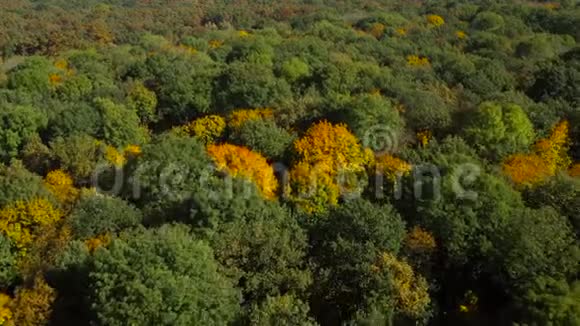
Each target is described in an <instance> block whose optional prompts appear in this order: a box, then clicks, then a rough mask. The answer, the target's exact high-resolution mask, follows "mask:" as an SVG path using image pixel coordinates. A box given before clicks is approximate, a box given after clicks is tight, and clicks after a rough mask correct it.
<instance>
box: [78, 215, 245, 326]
mask: <svg viewBox="0 0 580 326" xmlns="http://www.w3.org/2000/svg"><path fill="white" fill-rule="evenodd" d="M89 282H90V287H91V294H90V298H91V304H92V306H91V308H92V310H93V311H94V313H95V315H96V320H95V321H96V322H98V323H100V324H107V325H126V324H139V325H146V324H155V325H194V324H195V325H216V324H220V325H223V324H227V323H229V322H231V321H232V320H233V318H234V317H235V316H236V314H237V310H238V309H239V308H238V294H237V291H236V290H234V288H233V287H232V284H231V282H230V281H229V280H228V279H227V278H225V277H224V276H222V275H221V274H220V273H219V271H218V264H217V263H216V262H215V260H214V259H213V253H212V250H211V248H210V247H209V246H208V245H207V244H205V243H204V242H202V241H199V240H196V239H194V238H193V237H192V235H191V234H190V233H189V232H188V230H187V228H186V227H184V226H179V225H175V226H170V225H167V226H163V227H161V228H160V229H154V230H136V231H134V232H132V233H125V234H123V235H122V236H121V238H119V239H115V240H113V242H112V243H111V244H110V245H109V246H108V248H106V249H104V248H103V249H100V250H97V251H96V252H95V255H94V258H93V259H92V262H91V273H90V277H89Z"/></svg>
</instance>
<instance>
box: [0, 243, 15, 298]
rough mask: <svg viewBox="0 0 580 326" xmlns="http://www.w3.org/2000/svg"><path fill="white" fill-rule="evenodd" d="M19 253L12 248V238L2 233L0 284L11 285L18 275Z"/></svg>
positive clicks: (4, 286) (3, 286)
mask: <svg viewBox="0 0 580 326" xmlns="http://www.w3.org/2000/svg"><path fill="white" fill-rule="evenodd" d="M16 259H17V255H16V253H15V252H14V251H13V249H12V243H11V242H10V239H8V238H6V237H5V236H2V235H0V286H1V287H2V288H8V287H10V286H11V285H12V284H13V282H14V281H15V280H16V277H17V276H18V269H17V265H16Z"/></svg>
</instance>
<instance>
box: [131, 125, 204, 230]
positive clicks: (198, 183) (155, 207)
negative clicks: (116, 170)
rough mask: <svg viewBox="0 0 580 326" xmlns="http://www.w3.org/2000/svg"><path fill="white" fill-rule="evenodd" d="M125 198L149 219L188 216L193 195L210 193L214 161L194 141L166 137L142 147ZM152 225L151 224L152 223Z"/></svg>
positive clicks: (173, 136)
mask: <svg viewBox="0 0 580 326" xmlns="http://www.w3.org/2000/svg"><path fill="white" fill-rule="evenodd" d="M127 173H128V177H129V180H128V184H127V186H126V187H125V188H124V190H125V191H126V196H127V197H129V198H130V199H133V200H135V201H137V202H138V203H139V205H140V207H143V210H144V213H145V215H146V218H149V219H152V220H157V219H162V218H170V219H175V218H180V217H184V216H187V214H188V213H189V207H188V206H187V201H188V200H189V199H190V198H191V196H192V194H196V193H197V192H198V191H200V190H203V189H206V190H205V192H207V191H209V190H211V184H212V181H213V178H212V174H213V169H212V161H211V159H210V158H209V157H208V155H207V154H206V152H205V149H204V147H203V145H202V144H201V143H200V142H199V141H198V140H197V139H195V138H188V137H179V136H176V135H172V134H163V135H161V136H158V137H156V138H154V139H153V140H152V142H151V143H149V144H147V145H145V146H143V149H142V154H141V155H139V156H138V157H137V158H136V159H135V160H134V161H131V162H129V164H128V167H127ZM151 222H152V221H151Z"/></svg>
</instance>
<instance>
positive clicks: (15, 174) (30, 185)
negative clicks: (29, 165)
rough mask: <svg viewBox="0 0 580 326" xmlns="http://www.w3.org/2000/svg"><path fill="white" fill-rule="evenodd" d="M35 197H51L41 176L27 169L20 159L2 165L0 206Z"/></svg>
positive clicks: (0, 171) (0, 167) (0, 170)
mask: <svg viewBox="0 0 580 326" xmlns="http://www.w3.org/2000/svg"><path fill="white" fill-rule="evenodd" d="M35 197H50V193H49V192H48V190H46V188H45V187H44V184H43V183H42V178H40V176H38V175H36V174H34V173H31V172H30V171H28V170H26V168H25V167H24V166H23V165H22V163H21V162H19V161H13V162H12V163H11V164H10V165H9V166H0V206H4V205H7V204H10V203H13V202H15V201H18V200H29V199H33V198H35Z"/></svg>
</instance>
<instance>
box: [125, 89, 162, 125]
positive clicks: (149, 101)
mask: <svg viewBox="0 0 580 326" xmlns="http://www.w3.org/2000/svg"><path fill="white" fill-rule="evenodd" d="M127 106H128V107H129V109H131V110H133V111H135V112H137V115H138V116H139V119H140V120H141V123H143V124H147V123H149V122H155V121H156V120H157V119H158V117H157V95H156V94H155V92H152V91H150V90H149V89H147V87H145V86H144V85H143V84H142V83H137V84H135V85H134V86H133V87H132V88H131V89H130V90H129V94H128V96H127Z"/></svg>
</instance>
